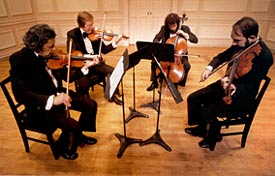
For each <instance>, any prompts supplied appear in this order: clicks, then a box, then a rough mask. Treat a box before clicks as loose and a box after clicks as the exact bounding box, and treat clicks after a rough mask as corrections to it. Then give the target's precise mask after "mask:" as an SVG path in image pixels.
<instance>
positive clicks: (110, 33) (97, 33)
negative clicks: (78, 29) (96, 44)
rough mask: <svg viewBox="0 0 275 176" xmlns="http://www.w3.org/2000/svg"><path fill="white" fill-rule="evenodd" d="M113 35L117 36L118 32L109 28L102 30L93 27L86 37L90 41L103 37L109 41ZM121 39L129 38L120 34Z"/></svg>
mask: <svg viewBox="0 0 275 176" xmlns="http://www.w3.org/2000/svg"><path fill="white" fill-rule="evenodd" d="M114 36H119V34H114V33H113V31H112V30H111V29H104V30H103V31H102V30H101V29H100V28H98V27H94V28H93V31H92V32H91V33H90V34H88V38H89V39H90V40H91V41H97V40H98V39H100V38H103V40H104V41H111V40H112V39H113V37H114ZM122 38H123V39H129V37H128V36H125V35H122Z"/></svg>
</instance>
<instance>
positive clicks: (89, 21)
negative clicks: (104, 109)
mask: <svg viewBox="0 0 275 176" xmlns="http://www.w3.org/2000/svg"><path fill="white" fill-rule="evenodd" d="M77 23H78V27H76V28H74V29H72V30H70V31H68V32H67V38H68V40H69V39H73V44H72V50H73V51H74V50H77V51H81V52H82V53H83V54H90V55H96V54H99V52H101V53H103V54H107V53H109V52H111V51H113V50H114V49H116V47H117V45H118V43H119V42H120V41H121V39H122V36H121V35H120V36H118V37H114V39H113V41H112V43H111V44H109V45H105V44H104V42H102V47H101V51H99V48H100V42H101V39H100V38H99V39H98V40H95V41H91V40H90V39H89V37H88V35H89V34H91V33H92V32H93V30H94V17H93V15H91V14H90V13H88V12H86V11H83V12H79V13H78V15H77ZM67 46H68V45H67ZM113 70H114V68H113V67H112V66H110V65H107V64H106V63H105V62H104V61H102V62H100V64H97V65H95V66H93V67H90V71H89V74H88V75H86V76H85V77H82V78H80V79H78V80H77V81H76V82H77V84H78V86H77V90H76V91H77V92H79V93H81V94H83V95H87V96H89V87H90V85H89V82H90V81H89V80H90V78H91V76H92V75H103V76H104V77H106V76H107V75H109V74H111V73H112V72H113ZM118 94H119V91H118V89H117V91H116V92H115V95H114V96H113V97H112V99H111V100H110V101H114V102H115V103H116V104H118V105H122V101H121V100H120V99H118V98H117V97H116V96H117V95H118Z"/></svg>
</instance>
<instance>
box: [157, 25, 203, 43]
mask: <svg viewBox="0 0 275 176" xmlns="http://www.w3.org/2000/svg"><path fill="white" fill-rule="evenodd" d="M181 30H182V31H184V32H186V33H188V35H189V39H188V40H189V41H190V42H192V43H198V38H197V36H196V35H195V34H194V33H192V32H191V30H190V28H189V27H188V26H186V25H182V26H181ZM168 38H170V32H169V31H168V30H166V28H165V25H163V26H161V29H160V31H159V32H158V33H157V35H156V36H155V38H154V39H153V42H160V41H161V42H162V43H165V42H166V40H167V39H168Z"/></svg>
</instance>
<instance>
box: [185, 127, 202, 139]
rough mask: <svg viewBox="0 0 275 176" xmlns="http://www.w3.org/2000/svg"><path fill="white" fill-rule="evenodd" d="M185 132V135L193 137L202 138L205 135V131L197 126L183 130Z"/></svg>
mask: <svg viewBox="0 0 275 176" xmlns="http://www.w3.org/2000/svg"><path fill="white" fill-rule="evenodd" d="M185 132H186V133H187V134H190V135H193V136H199V137H204V136H205V135H206V131H205V130H203V129H202V128H200V127H199V126H197V127H189V128H185Z"/></svg>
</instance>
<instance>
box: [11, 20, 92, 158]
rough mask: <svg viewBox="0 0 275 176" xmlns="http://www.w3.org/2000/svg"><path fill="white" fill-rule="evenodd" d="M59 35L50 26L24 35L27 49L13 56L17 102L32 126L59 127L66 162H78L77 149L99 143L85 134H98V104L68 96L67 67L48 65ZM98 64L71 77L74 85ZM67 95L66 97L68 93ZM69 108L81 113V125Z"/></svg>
mask: <svg viewBox="0 0 275 176" xmlns="http://www.w3.org/2000/svg"><path fill="white" fill-rule="evenodd" d="M55 37H56V33H55V31H54V30H53V29H52V28H50V27H49V26H48V25H47V24H37V25H34V26H32V27H31V28H30V29H29V30H28V31H27V33H26V34H25V35H24V38H23V42H24V44H25V47H24V48H22V49H21V50H20V51H17V52H15V53H14V54H12V55H11V56H10V60H9V61H10V65H11V69H10V76H11V83H12V91H13V93H14V96H15V98H16V100H17V101H18V102H19V103H22V104H24V105H25V107H26V113H27V115H28V117H29V119H28V120H29V122H30V123H33V124H37V125H39V126H41V125H43V126H45V127H48V128H51V127H57V128H60V129H61V130H62V134H61V136H60V137H59V139H58V141H57V146H58V148H59V151H60V154H61V156H62V157H63V158H65V159H70V160H72V159H76V158H77V157H78V154H77V146H78V145H81V146H82V145H83V144H90V145H92V144H95V143H96V142H97V140H96V139H94V138H92V137H88V136H85V135H84V134H82V131H92V132H95V131H96V114H97V103H96V102H95V101H94V100H91V99H89V98H86V97H84V96H82V95H80V94H77V93H75V92H73V91H71V90H70V91H69V93H68V94H66V91H68V90H67V89H65V88H63V87H62V80H67V76H68V74H69V73H67V70H68V69H67V67H66V66H64V67H60V68H56V69H51V68H49V67H48V65H47V61H48V59H50V58H49V57H50V56H51V55H52V53H53V51H54V50H55ZM95 64H97V62H96V61H88V62H86V64H85V65H84V66H83V68H78V69H75V70H74V72H72V74H70V81H73V80H74V79H77V78H80V77H83V75H84V73H83V72H82V70H86V69H87V68H89V67H90V66H93V65H95ZM64 92H65V93H64ZM66 107H67V108H70V109H74V110H77V111H79V112H81V114H80V117H79V121H76V120H75V119H73V118H71V117H70V116H69V114H68V111H67V110H66Z"/></svg>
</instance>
